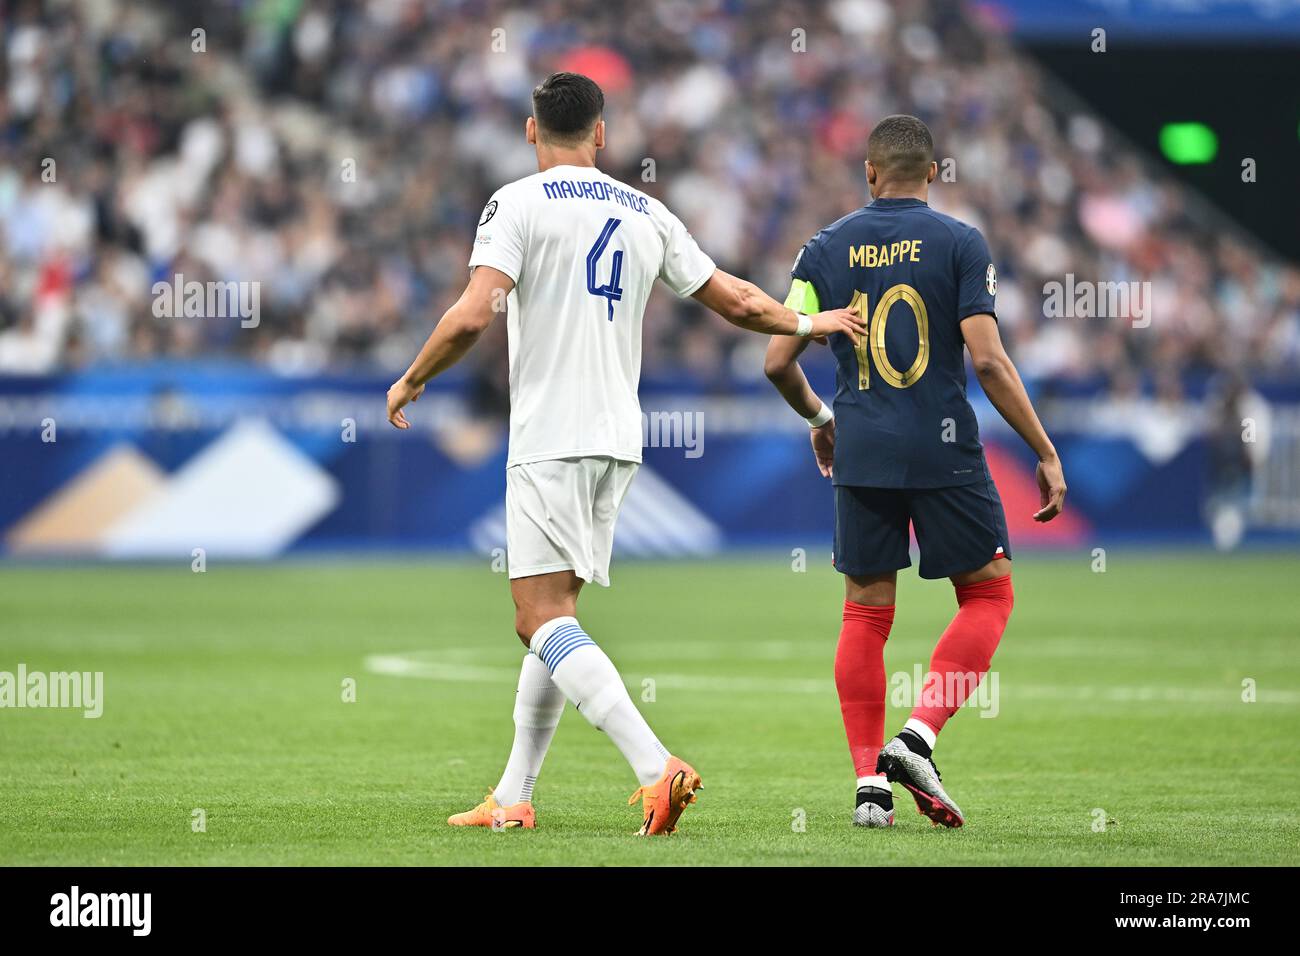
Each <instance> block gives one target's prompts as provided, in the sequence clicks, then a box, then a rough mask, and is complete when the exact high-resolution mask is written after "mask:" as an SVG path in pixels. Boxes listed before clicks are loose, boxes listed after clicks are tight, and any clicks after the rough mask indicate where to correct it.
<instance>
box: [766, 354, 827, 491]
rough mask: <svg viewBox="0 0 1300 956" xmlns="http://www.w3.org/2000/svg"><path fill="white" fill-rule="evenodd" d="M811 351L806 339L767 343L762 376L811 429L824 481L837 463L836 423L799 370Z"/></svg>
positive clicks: (819, 469) (818, 467) (814, 451)
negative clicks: (803, 355)
mask: <svg viewBox="0 0 1300 956" xmlns="http://www.w3.org/2000/svg"><path fill="white" fill-rule="evenodd" d="M807 347H808V340H807V339H799V338H792V337H790V336H784V335H774V336H772V340H771V341H770V342H768V343H767V356H766V357H765V358H764V360H763V373H764V374H765V375H767V379H768V381H769V382H771V383H772V384H773V385H775V386H776V390H777V391H778V392H780V393H781V397H782V398H784V399H785V403H786V404H787V405H789V406H790V407H791V408H793V409H794V410H795V411H796V412H798V413H799V416H800V417H801V418H803V419H804V420H806V421H807V422H808V424H809V426H810V432H811V437H812V449H813V457H814V458H816V459H817V469H818V471H820V472H821V473H822V477H824V478H829V477H830V476H831V464H832V463H833V462H834V460H835V419H834V418H833V417H831V416H830V411H829V409H827V408H825V406H824V405H823V404H822V400H821V397H820V396H818V394H817V393H816V392H815V391H813V387H812V386H811V385H809V384H808V377H807V376H806V375H804V373H803V369H802V368H800V367H799V356H800V355H802V354H803V350H804V349H806V348H807Z"/></svg>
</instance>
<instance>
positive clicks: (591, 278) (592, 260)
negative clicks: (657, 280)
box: [587, 219, 623, 322]
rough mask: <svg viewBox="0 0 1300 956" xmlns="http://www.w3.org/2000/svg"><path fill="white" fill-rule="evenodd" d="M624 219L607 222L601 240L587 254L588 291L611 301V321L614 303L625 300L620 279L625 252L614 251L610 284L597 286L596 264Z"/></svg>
mask: <svg viewBox="0 0 1300 956" xmlns="http://www.w3.org/2000/svg"><path fill="white" fill-rule="evenodd" d="M622 221H623V220H622V219H609V220H607V221H606V222H605V228H604V229H602V230H601V231H600V238H599V239H597V240H596V244H595V245H594V246H592V247H591V251H590V252H588V253H587V291H588V292H590V293H591V294H592V295H598V296H601V297H602V298H605V299H607V300H609V321H611V322H613V321H614V303H615V302H617V301H618V300H619V299H621V298H623V289H622V287H620V286H619V284H618V280H619V277H620V276H621V275H622V274H623V251H622V250H621V249H615V250H614V265H613V268H612V269H611V270H610V273H609V282H607V283H606V284H605V285H597V284H596V263H598V262H599V261H600V257H601V256H602V255H604V254H605V247H606V246H608V245H609V240H610V237H611V236H613V235H614V230H615V229H617V228H618V224H619V223H620V222H622Z"/></svg>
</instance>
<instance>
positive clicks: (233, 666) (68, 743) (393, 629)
mask: <svg viewBox="0 0 1300 956" xmlns="http://www.w3.org/2000/svg"><path fill="white" fill-rule="evenodd" d="M1297 582H1300V559H1297V558H1296V557H1294V556H1291V555H1282V554H1267V555H1266V554H1255V555H1248V556H1238V557H1223V558H1221V557H1214V556H1210V555H1205V554H1199V555H1198V554H1187V555H1179V554H1173V555H1164V554H1157V553H1152V552H1132V553H1125V552H1123V551H1120V550H1116V549H1112V551H1111V552H1110V554H1109V555H1108V570H1107V571H1106V572H1105V573H1093V572H1092V571H1091V569H1090V557H1089V556H1088V555H1083V556H1075V557H1065V556H1056V557H1048V556H1038V555H1025V556H1023V557H1022V558H1021V559H1019V560H1017V561H1016V572H1015V584H1016V610H1015V613H1014V615H1013V616H1012V619H1011V624H1010V627H1009V629H1008V632H1007V634H1006V636H1005V638H1004V639H1003V642H1002V646H1001V649H1000V651H999V653H998V655H997V657H996V658H995V659H994V667H995V669H996V670H997V671H998V675H999V689H1000V695H999V700H998V704H999V713H998V714H997V716H996V717H994V718H991V719H990V718H982V717H980V716H979V713H978V712H976V711H974V710H964V711H963V712H961V713H960V714H959V715H958V716H957V717H956V718H954V720H953V722H952V723H950V724H949V727H948V729H947V731H946V732H945V733H944V735H943V738H942V739H941V741H940V744H939V748H938V750H937V752H936V759H937V761H938V763H939V766H940V768H941V769H942V770H943V772H944V781H945V784H946V785H947V786H948V788H949V792H950V793H952V795H953V797H954V798H955V799H956V800H957V801H958V802H959V803H960V804H961V805H962V807H963V808H964V809H965V811H966V813H967V815H968V825H967V826H966V827H965V828H964V829H961V830H939V829H932V828H931V827H930V826H929V824H928V822H927V821H926V820H924V819H923V818H922V817H920V816H918V815H916V813H915V812H914V808H913V806H912V802H911V800H910V798H908V797H907V795H906V794H905V793H903V792H902V791H901V790H899V791H898V792H897V794H896V800H897V807H898V809H899V813H898V825H897V826H895V827H894V828H893V830H892V831H883V832H882V831H864V830H858V829H855V828H853V827H851V826H850V825H849V822H848V821H849V814H850V809H851V801H852V790H853V779H852V772H851V767H850V764H849V759H848V752H847V748H846V746H845V743H844V739H843V730H842V728H841V726H840V721H839V712H838V706H837V702H836V698H835V694H834V689H833V685H832V681H831V664H832V659H833V654H834V646H835V640H836V636H837V633H838V628H839V608H840V601H841V600H842V585H841V583H840V580H839V578H838V576H837V575H835V574H834V573H833V572H831V571H830V570H829V569H828V568H826V569H823V568H813V569H810V570H809V571H808V572H807V573H794V572H792V570H791V566H790V558H789V557H788V556H782V555H779V554H776V555H770V556H763V555H758V556H755V557H753V558H749V559H745V560H727V561H720V562H687V563H681V562H679V563H672V564H640V563H630V562H616V565H615V569H614V587H613V589H611V590H609V591H603V590H601V589H599V588H588V589H587V593H585V594H584V596H583V602H582V617H583V621H584V623H585V624H586V626H587V629H588V630H589V631H590V633H591V634H592V635H593V636H594V637H595V638H596V640H597V641H598V642H600V643H601V644H602V646H604V647H605V648H606V650H607V651H608V652H609V653H610V655H611V657H613V659H614V660H615V662H616V663H617V664H618V665H619V667H620V669H621V670H622V672H623V675H624V677H625V678H626V679H627V681H628V683H629V685H630V686H631V687H632V690H633V695H634V698H636V699H638V700H639V699H640V698H641V696H642V692H643V688H644V687H646V686H648V685H646V684H644V683H643V682H645V681H647V680H649V681H653V682H654V684H653V686H654V698H655V699H654V700H653V702H646V703H642V704H641V705H640V706H642V708H643V710H644V712H645V713H646V714H647V716H648V718H649V720H650V722H651V724H652V725H653V726H654V727H655V729H656V731H657V732H658V733H659V735H660V736H661V737H662V739H663V740H664V742H665V744H666V745H667V746H668V747H669V748H670V749H672V750H674V752H676V753H678V754H680V755H681V756H683V757H685V758H686V759H688V760H690V761H691V762H692V763H694V764H695V766H696V767H697V768H698V769H699V770H700V773H701V775H702V776H703V778H704V784H705V789H704V791H703V792H702V793H701V795H700V801H699V803H698V804H697V805H696V806H695V807H693V808H692V809H691V810H689V811H688V812H687V814H686V815H685V816H684V817H683V822H682V828H681V832H680V833H679V834H678V835H676V836H674V837H672V838H670V839H663V840H641V839H637V838H635V837H634V836H633V835H632V833H633V831H634V830H635V829H636V827H637V826H638V824H639V815H638V810H637V809H633V808H630V807H628V806H627V805H626V799H627V797H628V795H629V794H630V793H631V792H632V790H633V789H634V787H635V785H636V782H635V780H634V779H633V778H632V776H631V773H630V771H629V770H628V769H627V767H626V765H625V764H624V762H623V760H622V758H621V757H620V756H619V754H618V751H617V750H616V749H615V748H614V746H613V745H612V744H611V742H610V741H609V740H608V739H606V738H605V737H604V735H602V734H600V733H599V732H597V731H596V730H594V729H593V728H592V727H590V726H589V725H588V724H587V722H586V721H585V720H584V719H583V718H582V717H581V716H580V715H578V714H577V713H575V712H573V709H572V708H569V709H568V710H567V711H566V713H565V716H564V719H563V721H562V722H561V724H560V729H559V732H558V734H557V736H556V740H555V744H554V746H553V748H552V751H551V754H550V757H549V758H548V760H547V764H546V766H545V768H544V769H543V771H542V775H541V778H540V780H539V782H538V789H537V795H536V806H537V811H538V820H539V828H538V829H537V830H536V831H533V832H524V831H513V832H505V833H493V832H491V831H489V830H455V831H453V830H451V829H449V828H448V827H447V826H446V825H445V823H444V821H445V818H446V817H447V815H448V814H449V813H452V812H456V811H459V810H463V809H466V808H468V807H470V806H472V805H473V804H474V803H477V802H478V801H479V800H480V799H481V798H482V796H483V793H484V791H485V789H486V787H487V786H488V785H491V784H494V783H495V782H496V778H497V776H498V774H499V772H500V770H501V765H502V762H503V760H504V758H505V756H506V753H507V751H508V749H509V745H510V740H511V734H512V725H511V708H512V706H513V696H514V685H513V679H514V677H513V675H514V674H515V673H516V672H517V668H518V662H519V659H520V656H521V654H522V652H523V651H522V647H521V646H520V645H519V644H518V642H517V640H516V638H515V637H514V634H513V630H512V611H511V608H510V601H509V595H508V587H507V582H506V578H505V576H504V575H503V574H499V573H493V572H492V571H491V570H490V569H489V567H488V566H487V563H486V562H483V563H478V562H475V563H472V564H468V563H448V562H438V561H431V560H424V559H420V558H411V559H403V560H394V561H388V562H383V563H358V562H348V563H329V562H322V563H313V564H280V565H271V566H235V567H224V566H220V565H210V566H209V569H208V570H207V572H206V573H202V574H196V573H192V572H191V571H190V569H189V567H188V566H187V565H184V564H182V565H180V566H179V567H177V568H163V567H158V566H143V567H74V568H55V567H40V566H20V567H10V568H6V569H4V570H2V571H0V671H10V672H13V671H15V670H16V667H17V665H18V663H19V662H22V663H24V664H26V665H27V667H28V669H29V671H30V670H43V671H56V670H80V671H87V670H90V671H103V672H104V681H105V708H104V714H103V716H102V717H101V718H100V719H98V720H93V719H85V718H84V717H83V716H82V715H81V713H80V712H77V711H68V710H50V709H46V710H35V709H25V710H11V709H4V710H0V863H3V864H68V865H100V864H108V865H118V864H235V865H239V864H327V865H328V864H352V865H368V864H376V865H392V864H673V863H690V864H867V865H878V864H927V865H934V864H1085V865H1093V866H1105V865H1119V864H1130V865H1145V864H1176V865H1184V864H1186V865H1191V864H1226V865H1235V864H1295V863H1297V862H1298V861H1300V853H1297V846H1300V814H1297V810H1298V809H1300V765H1298V764H1297V746H1296V740H1297V735H1298V734H1300V655H1297V653H1296V648H1297V639H1298V638H1300V611H1298V610H1297V608H1298V607H1300V604H1298V603H1297V597H1296V588H1297ZM953 606H954V604H953V598H952V592H951V588H950V587H949V585H948V584H947V583H946V582H923V581H920V580H918V579H917V578H916V577H915V575H914V572H911V571H909V572H904V573H903V575H902V579H901V581H900V594H899V611H898V616H897V619H896V621H895V624H894V631H893V636H892V637H891V639H890V642H889V645H888V649H887V659H886V665H887V669H888V671H889V673H890V674H891V675H892V674H894V673H895V672H898V671H910V670H911V668H912V666H913V665H914V664H915V663H918V662H922V661H924V660H925V659H926V658H927V657H928V654H929V651H930V648H931V647H932V645H933V643H934V641H935V639H936V637H937V636H938V634H939V633H940V631H941V630H942V629H943V627H944V625H945V624H946V623H947V621H948V619H949V618H950V617H951V614H952V610H953ZM348 678H352V679H354V680H355V681H356V700H355V702H345V701H344V700H343V697H344V693H343V686H344V682H345V680H346V679H348ZM1248 679H1249V680H1253V681H1255V682H1256V686H1257V690H1258V699H1257V700H1256V701H1255V702H1243V700H1242V687H1243V681H1246V680H1248ZM905 716H906V711H905V710H904V709H902V708H891V713H890V718H889V723H888V729H889V732H890V733H892V732H894V731H895V730H897V728H898V726H899V725H900V723H901V721H902V720H903V719H904V717H905ZM195 810H202V811H203V812H204V814H205V815H206V831H205V832H195V831H194V828H193V825H192V824H193V821H194V820H195V819H196V818H195V816H194V811H195ZM1099 819H1103V820H1104V821H1105V826H1104V829H1103V830H1101V832H1098V829H1097V821H1098V820H1099Z"/></svg>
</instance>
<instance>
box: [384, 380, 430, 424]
mask: <svg viewBox="0 0 1300 956" xmlns="http://www.w3.org/2000/svg"><path fill="white" fill-rule="evenodd" d="M423 394H424V386H423V385H419V386H415V385H412V384H411V383H410V382H408V381H407V380H406V379H405V377H403V378H399V379H398V380H397V381H396V382H394V383H393V384H392V386H390V387H389V389H388V421H389V422H390V423H391V424H392V425H393V427H394V428H410V427H411V423H410V422H408V421H407V420H406V416H405V415H404V414H402V409H403V408H404V407H406V406H407V405H409V404H410V403H411V402H418V401H419V400H420V396H421V395H423Z"/></svg>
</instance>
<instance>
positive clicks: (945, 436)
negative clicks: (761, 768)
mask: <svg viewBox="0 0 1300 956" xmlns="http://www.w3.org/2000/svg"><path fill="white" fill-rule="evenodd" d="M866 167H867V183H868V185H869V186H870V190H871V196H872V201H871V202H870V203H869V204H868V205H866V206H864V207H862V208H861V209H858V210H856V211H855V212H852V213H849V215H847V216H845V217H844V218H843V219H840V220H839V221H838V222H835V223H832V224H831V225H829V226H827V227H826V228H825V229H823V230H822V231H821V232H819V233H817V235H815V236H814V237H813V238H812V239H811V240H810V241H809V242H808V243H807V244H806V245H805V246H804V247H803V249H802V251H800V253H799V257H798V258H797V259H796V260H795V264H794V268H793V270H792V278H793V283H792V286H791V289H790V295H789V298H788V299H787V300H786V305H788V306H790V307H791V308H793V309H794V310H795V311H796V312H802V313H813V312H819V311H821V310H822V309H827V308H835V307H844V306H847V307H848V308H850V309H855V310H857V311H858V313H859V314H860V315H861V317H862V319H863V320H864V321H866V322H869V331H868V333H867V334H866V335H857V336H850V335H846V334H836V335H832V336H831V338H830V346H831V349H832V350H833V352H834V353H835V359H836V364H837V372H836V379H837V388H836V393H835V404H834V411H833V412H832V411H831V409H830V408H828V407H826V406H825V405H823V404H822V401H821V399H820V398H818V396H817V394H816V392H814V391H813V390H812V388H811V387H810V386H809V384H808V380H807V379H806V378H805V377H804V374H803V371H802V370H801V369H800V368H799V363H798V358H799V355H800V354H801V353H802V352H803V349H804V348H805V347H806V346H807V344H808V343H807V340H806V339H803V340H800V339H790V338H783V337H773V339H772V341H771V344H770V345H769V347H768V350H767V360H766V363H765V370H766V372H767V376H768V378H769V379H770V380H771V381H772V383H773V384H774V385H775V386H776V388H777V389H778V391H780V393H781V395H782V396H783V397H784V398H785V400H786V402H787V403H789V405H790V407H791V408H793V409H794V410H795V411H796V412H798V413H799V414H800V415H802V416H803V417H804V418H805V419H807V421H808V425H809V426H810V428H811V430H812V446H813V453H814V455H815V456H816V460H817V465H818V467H819V468H820V469H821V472H822V474H823V475H825V476H826V477H828V478H830V479H831V480H832V482H833V484H834V487H835V550H834V562H835V568H836V570H838V571H839V572H840V573H842V574H843V575H844V582H845V602H844V623H843V628H842V629H841V631H840V638H839V645H838V647H837V649H836V653H835V685H836V688H837V690H838V692H839V697H840V709H841V711H842V713H843V716H844V728H845V731H846V733H847V735H848V740H849V750H850V752H851V754H852V757H853V763H854V768H855V770H856V772H857V778H858V780H857V783H858V790H857V801H856V806H855V808H854V814H853V822H854V823H855V824H857V825H859V826H866V827H884V826H892V825H893V822H894V803H893V795H892V793H891V791H890V787H889V784H890V782H895V783H900V784H902V785H903V786H904V787H905V788H906V789H907V790H908V791H909V792H910V793H911V794H912V796H913V797H914V798H915V800H916V804H917V808H918V809H919V810H920V812H921V813H922V814H924V815H925V816H927V817H929V818H930V819H931V820H932V821H933V822H934V823H936V824H942V825H944V826H949V827H959V826H961V825H962V823H963V822H964V820H963V816H962V812H961V810H960V809H959V808H958V806H957V804H956V803H954V802H953V800H952V798H951V797H949V796H948V794H947V792H945V790H944V788H943V785H942V783H941V782H940V779H939V771H938V769H937V768H936V767H935V765H934V761H933V760H932V759H931V754H932V752H933V750H934V746H935V741H936V738H937V736H938V734H939V732H940V731H941V730H942V729H943V726H944V724H945V723H946V722H947V720H948V719H949V718H950V717H951V716H952V715H953V714H954V713H955V712H956V711H957V709H958V708H959V707H960V706H961V705H962V704H963V703H964V702H965V701H966V699H967V698H968V697H969V696H970V694H971V693H973V692H974V690H975V688H976V687H977V686H978V683H979V681H980V680H981V679H982V677H983V676H984V674H985V672H987V671H988V669H989V663H990V660H991V659H992V657H993V652H994V650H995V649H996V648H997V646H998V642H999V640H1000V639H1001V637H1002V632H1003V630H1004V629H1005V627H1006V624H1007V619H1008V617H1009V616H1010V614H1011V606H1012V590H1011V545H1010V542H1009V541H1008V540H1007V528H1006V518H1005V516H1004V515H1003V511H1002V502H1001V500H1000V499H999V497H998V492H997V489H996V488H995V487H994V486H993V481H992V478H991V477H990V476H989V470H988V466H987V464H986V463H985V461H984V449H983V446H982V445H981V444H980V440H979V429H978V427H977V424H976V420H975V412H974V410H973V409H972V408H971V406H970V403H969V402H968V401H967V400H966V366H965V362H964V359H963V355H962V347H963V345H964V346H965V348H966V349H968V350H969V351H970V354H971V361H972V363H973V365H974V368H975V374H976V375H977V376H978V378H979V381H980V384H981V386H983V388H984V394H985V395H987V396H988V398H989V401H990V402H992V403H993V406H994V407H995V408H996V409H997V410H998V412H999V413H1000V414H1001V415H1002V417H1003V418H1004V419H1006V421H1007V422H1008V424H1010V425H1011V427H1012V428H1014V429H1015V430H1016V432H1017V434H1019V435H1020V437H1021V438H1023V439H1024V440H1025V442H1026V443H1027V444H1028V445H1029V447H1030V448H1032V449H1033V451H1034V453H1035V454H1036V455H1037V456H1038V467H1037V474H1036V477H1037V481H1038V487H1039V490H1040V493H1041V501H1040V504H1041V507H1040V509H1039V511H1038V512H1036V513H1035V514H1034V519H1035V520H1037V521H1050V520H1052V518H1054V517H1056V515H1058V514H1060V512H1061V508H1062V505H1063V503H1064V500H1065V479H1064V476H1063V474H1062V470H1061V461H1060V459H1059V458H1058V457H1057V454H1056V449H1055V448H1054V447H1053V446H1052V442H1051V440H1050V439H1049V438H1048V437H1047V433H1046V432H1045V431H1044V430H1043V426H1042V424H1040V422H1039V420H1038V416H1037V414H1035V412H1034V408H1033V405H1032V404H1031V403H1030V401H1029V396H1028V395H1027V394H1026V393H1025V388H1024V385H1023V384H1022V383H1021V381H1020V376H1019V375H1018V374H1017V373H1016V369H1015V366H1014V365H1012V364H1011V360H1010V359H1009V358H1008V357H1007V354H1006V352H1005V351H1004V350H1003V348H1002V343H1001V340H1000V339H999V336H998V326H997V320H996V312H995V311H994V305H993V302H994V296H995V294H996V292H997V270H996V269H995V267H994V265H993V261H992V257H991V255H990V254H989V249H988V245H987V244H986V243H985V241H984V237H983V236H981V235H980V233H979V230H977V229H975V228H974V227H972V226H969V225H967V224H966V223H963V222H960V221H958V220H956V219H953V218H952V217H951V216H945V215H943V214H942V213H938V212H935V211H934V210H933V209H931V208H930V207H929V205H928V204H927V198H928V191H929V184H930V183H932V182H933V181H934V178H935V175H936V174H937V172H938V165H937V164H936V163H935V161H934V141H933V138H932V137H931V135H930V130H929V129H928V128H927V127H926V125H925V124H924V123H923V122H921V121H920V120H919V119H917V118H916V117H914V116H902V115H899V116H888V117H886V118H885V119H883V120H881V121H880V123H879V124H878V125H877V126H876V128H875V129H874V130H872V133H871V136H870V139H869V140H868V142H867V163H866ZM909 525H910V526H911V527H912V528H914V529H915V532H916V540H917V544H918V546H919V548H920V552H921V567H920V574H921V577H923V578H945V577H946V578H948V579H950V580H951V581H952V583H953V586H954V587H955V588H956V592H957V604H958V610H957V614H956V616H955V617H954V618H953V620H952V623H951V624H950V625H949V626H948V628H947V630H945V631H944V633H943V636H942V637H940V638H939V643H938V644H937V645H936V646H935V649H934V653H933V655H932V656H931V659H930V671H929V674H928V675H927V677H926V681H925V686H924V687H923V688H922V692H921V695H920V700H919V702H918V705H917V706H916V707H915V708H914V709H913V710H912V715H911V717H910V718H909V719H908V721H907V723H906V724H905V725H904V726H903V728H902V730H901V731H900V732H899V734H898V736H896V737H895V738H893V739H892V740H891V741H890V742H889V743H888V744H884V727H885V689H886V679H885V664H884V648H885V641H886V639H887V638H888V637H889V629H890V626H891V625H892V624H893V620H894V595H895V590H896V584H897V579H898V571H899V569H901V568H906V567H908V566H909V565H910V564H911V559H910V558H909V556H908V544H909V535H908V526H909ZM882 745H883V746H882Z"/></svg>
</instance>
